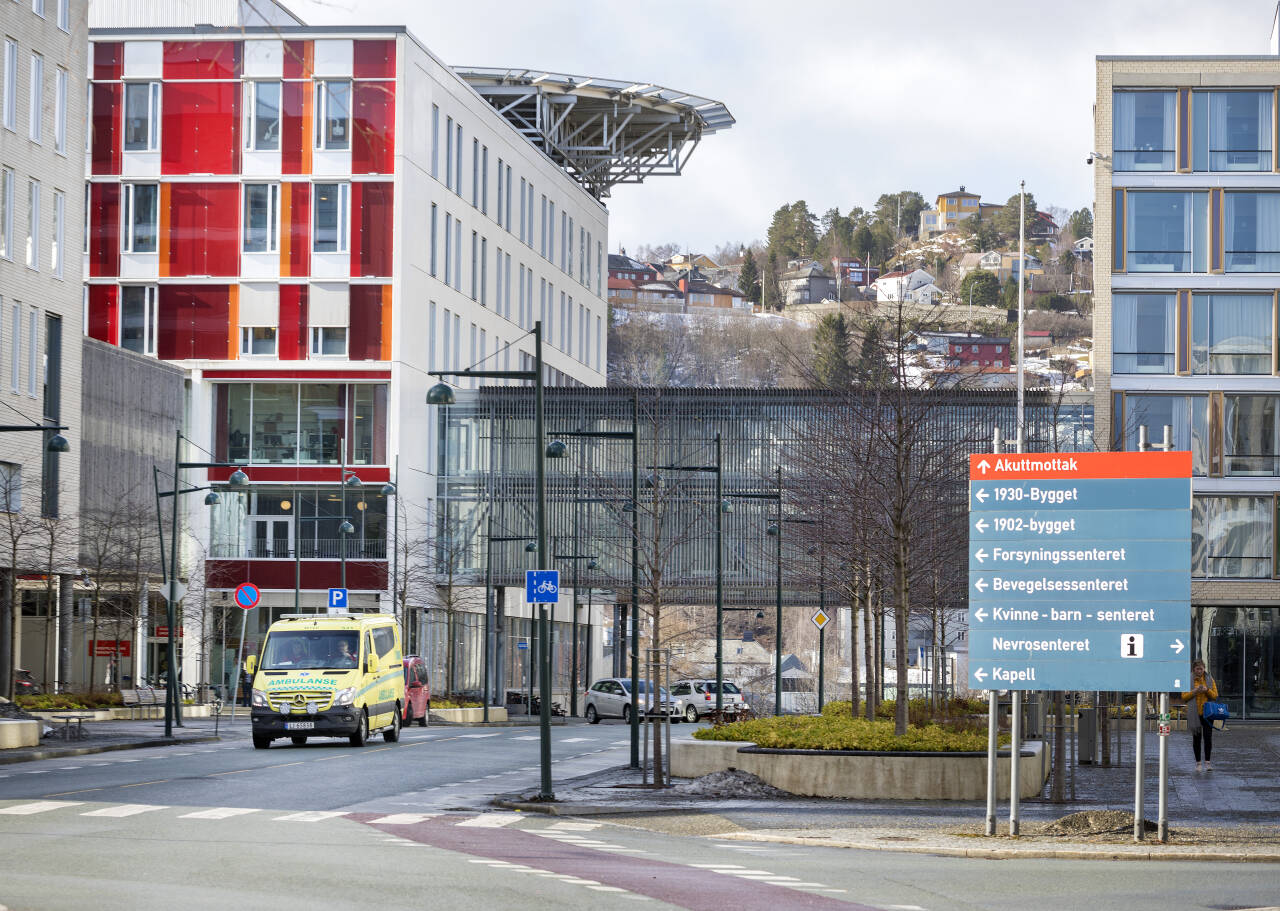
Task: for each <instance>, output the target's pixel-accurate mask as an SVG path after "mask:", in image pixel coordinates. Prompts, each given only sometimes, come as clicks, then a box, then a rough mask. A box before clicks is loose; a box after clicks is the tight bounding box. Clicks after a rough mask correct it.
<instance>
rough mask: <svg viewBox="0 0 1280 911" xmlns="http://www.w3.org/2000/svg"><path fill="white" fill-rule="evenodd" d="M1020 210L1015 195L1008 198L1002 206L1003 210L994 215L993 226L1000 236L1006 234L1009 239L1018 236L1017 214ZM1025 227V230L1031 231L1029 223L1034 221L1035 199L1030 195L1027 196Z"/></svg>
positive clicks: (1017, 198) (1016, 195)
mask: <svg viewBox="0 0 1280 911" xmlns="http://www.w3.org/2000/svg"><path fill="white" fill-rule="evenodd" d="M1020 210H1021V203H1020V201H1019V197H1018V194H1017V193H1014V194H1013V195H1012V196H1010V197H1009V201H1008V202H1006V203H1005V204H1004V208H1003V209H1001V210H1000V211H999V212H997V213H996V217H995V225H996V228H997V229H998V230H999V231H1000V232H1001V233H1002V234H1008V235H1009V236H1010V237H1014V238H1016V237H1017V236H1018V212H1019V211H1020ZM1026 216H1027V217H1026V225H1027V230H1028V231H1030V230H1031V223H1032V222H1033V221H1035V220H1036V198H1035V197H1034V196H1033V195H1031V194H1030V193H1028V194H1027V209H1026Z"/></svg>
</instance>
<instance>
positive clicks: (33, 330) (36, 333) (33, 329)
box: [27, 310, 40, 399]
mask: <svg viewBox="0 0 1280 911" xmlns="http://www.w3.org/2000/svg"><path fill="white" fill-rule="evenodd" d="M39 363H40V314H39V313H38V312H37V311H35V310H32V311H30V312H29V313H28V314H27V395H28V396H30V397H31V398H33V399H34V398H35V397H36V390H37V389H38V388H39V387H40V371H39V370H38V369H37V365H38V364H39Z"/></svg>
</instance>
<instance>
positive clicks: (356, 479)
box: [342, 473, 364, 487]
mask: <svg viewBox="0 0 1280 911" xmlns="http://www.w3.org/2000/svg"><path fill="white" fill-rule="evenodd" d="M342 483H343V484H345V485H346V486H347V487H359V486H360V485H361V484H363V483H364V481H361V480H360V476H359V475H357V474H354V473H353V474H349V475H347V477H346V480H344V481H343V482H342Z"/></svg>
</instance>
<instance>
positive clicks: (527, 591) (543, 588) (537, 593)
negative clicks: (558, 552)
mask: <svg viewBox="0 0 1280 911" xmlns="http://www.w3.org/2000/svg"><path fill="white" fill-rule="evenodd" d="M524 600H525V603H526V604H555V603H556V602H557V601H559V600H560V570H558V569H527V570H525V573H524Z"/></svg>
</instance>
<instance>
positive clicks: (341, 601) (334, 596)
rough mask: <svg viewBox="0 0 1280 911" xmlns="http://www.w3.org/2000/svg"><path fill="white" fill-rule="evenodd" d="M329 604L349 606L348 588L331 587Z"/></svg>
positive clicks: (331, 605)
mask: <svg viewBox="0 0 1280 911" xmlns="http://www.w3.org/2000/svg"><path fill="white" fill-rule="evenodd" d="M329 606H330V607H346V606H347V590H346V589H345V588H331V589H329Z"/></svg>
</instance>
